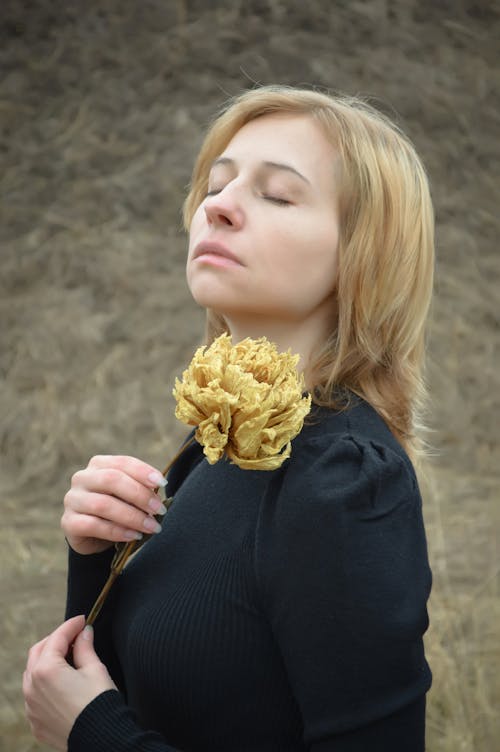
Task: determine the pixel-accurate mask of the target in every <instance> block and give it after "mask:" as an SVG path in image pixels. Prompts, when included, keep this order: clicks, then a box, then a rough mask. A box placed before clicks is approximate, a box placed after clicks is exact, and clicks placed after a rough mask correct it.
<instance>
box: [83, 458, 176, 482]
mask: <svg viewBox="0 0 500 752" xmlns="http://www.w3.org/2000/svg"><path fill="white" fill-rule="evenodd" d="M88 466H89V467H93V468H98V469H106V468H113V469H115V470H121V471H122V472H124V473H125V474H126V475H129V476H130V477H131V478H134V479H135V480H136V481H138V482H139V483H141V484H142V485H143V486H146V487H147V488H150V489H151V488H157V487H158V486H160V487H162V488H163V487H164V486H166V485H167V482H166V479H165V478H164V477H163V474H162V473H161V472H160V471H159V470H158V469H157V468H156V467H153V466H152V465H149V464H148V463H147V462H143V461H142V460H139V459H137V457H129V456H127V455H120V454H115V455H110V454H98V455H96V456H95V457H92V458H91V460H90V462H89V464H88Z"/></svg>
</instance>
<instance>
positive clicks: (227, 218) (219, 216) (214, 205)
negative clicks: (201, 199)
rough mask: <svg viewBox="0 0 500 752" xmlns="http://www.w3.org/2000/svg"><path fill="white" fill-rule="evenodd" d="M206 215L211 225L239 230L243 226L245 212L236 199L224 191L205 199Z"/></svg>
mask: <svg viewBox="0 0 500 752" xmlns="http://www.w3.org/2000/svg"><path fill="white" fill-rule="evenodd" d="M205 215H206V217H207V222H208V224H209V225H219V226H225V227H232V228H233V229H235V230H236V229H239V228H240V227H241V226H242V224H243V211H242V208H241V206H240V205H239V203H238V202H237V200H236V197H235V196H234V195H232V194H231V193H230V192H229V191H227V190H224V191H221V192H220V193H216V194H215V196H209V197H208V198H207V199H205Z"/></svg>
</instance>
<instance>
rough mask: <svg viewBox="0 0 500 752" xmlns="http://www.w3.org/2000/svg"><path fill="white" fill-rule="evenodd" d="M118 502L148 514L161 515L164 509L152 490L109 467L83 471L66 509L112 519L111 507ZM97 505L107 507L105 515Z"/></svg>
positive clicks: (67, 498)
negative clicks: (160, 512)
mask: <svg viewBox="0 0 500 752" xmlns="http://www.w3.org/2000/svg"><path fill="white" fill-rule="evenodd" d="M76 475H77V476H78V473H77V474H76ZM74 478H75V476H74ZM117 499H118V500H119V501H122V502H125V503H126V504H128V505H130V506H131V507H135V508H136V509H141V510H143V511H144V512H147V513H148V514H151V513H153V514H157V513H158V512H159V511H162V510H163V507H162V502H161V499H160V497H159V496H158V494H156V493H155V492H154V491H153V490H152V489H151V488H147V487H146V486H144V485H142V484H141V483H139V482H138V481H136V480H135V479H134V478H131V477H130V476H129V475H126V474H125V473H123V472H122V471H121V470H117V469H115V468H109V467H107V468H103V469H93V470H89V469H87V470H83V471H81V475H80V477H79V478H78V477H77V478H76V480H75V479H74V485H73V486H72V487H71V489H70V490H69V491H68V492H67V494H66V496H65V499H64V504H65V507H66V508H70V509H74V510H75V511H78V512H89V513H90V514H95V515H97V516H99V517H103V518H104V519H109V518H110V515H109V514H108V508H109V507H110V505H113V503H114V502H115V501H116V500H117ZM94 505H99V507H102V506H103V505H106V506H104V508H103V510H102V513H101V511H100V509H95V508H94ZM115 521H117V520H116V519H115ZM132 526H133V525H132Z"/></svg>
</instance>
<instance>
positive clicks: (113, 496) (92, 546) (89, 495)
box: [61, 456, 166, 554]
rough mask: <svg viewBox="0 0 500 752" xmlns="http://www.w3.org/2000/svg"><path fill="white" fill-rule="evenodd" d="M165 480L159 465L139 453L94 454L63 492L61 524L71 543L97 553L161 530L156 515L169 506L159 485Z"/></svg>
mask: <svg viewBox="0 0 500 752" xmlns="http://www.w3.org/2000/svg"><path fill="white" fill-rule="evenodd" d="M165 484H166V480H165V479H164V478H163V475H162V474H161V473H160V472H159V471H158V470H156V469H155V468H154V467H152V466H151V465H148V464H146V463H145V462H142V461H141V460H138V459H136V458H135V457H122V456H97V457H92V459H91V460H90V462H89V464H88V466H87V467H86V468H85V469H84V470H79V471H78V472H76V473H75V474H74V475H73V477H72V479H71V488H70V490H69V491H68V493H67V494H66V496H65V497H64V514H63V516H62V518H61V527H62V529H63V530H64V534H65V536H66V539H67V541H68V543H69V545H70V546H71V548H73V549H74V550H75V551H77V552H78V553H80V554H91V553H98V552H99V551H104V550H105V549H106V548H109V547H110V546H111V545H112V544H113V543H117V542H120V541H130V540H134V539H140V538H141V537H142V535H143V533H149V534H151V533H157V532H159V531H160V526H159V524H158V523H157V521H156V520H155V519H153V517H152V515H154V514H164V513H165V507H164V505H163V504H162V502H161V500H160V497H159V496H158V495H157V494H156V493H154V489H155V488H157V487H158V486H164V485H165Z"/></svg>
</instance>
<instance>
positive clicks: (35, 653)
mask: <svg viewBox="0 0 500 752" xmlns="http://www.w3.org/2000/svg"><path fill="white" fill-rule="evenodd" d="M47 640H48V637H44V638H43V640H40V642H37V643H35V645H33V646H32V647H31V648H30V650H29V652H28V661H27V663H26V671H27V672H28V673H31V671H33V666H35V665H36V663H37V662H38V659H39V658H40V655H41V653H42V650H43V648H44V647H45V643H46V642H47Z"/></svg>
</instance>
